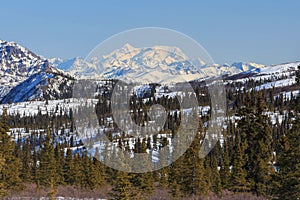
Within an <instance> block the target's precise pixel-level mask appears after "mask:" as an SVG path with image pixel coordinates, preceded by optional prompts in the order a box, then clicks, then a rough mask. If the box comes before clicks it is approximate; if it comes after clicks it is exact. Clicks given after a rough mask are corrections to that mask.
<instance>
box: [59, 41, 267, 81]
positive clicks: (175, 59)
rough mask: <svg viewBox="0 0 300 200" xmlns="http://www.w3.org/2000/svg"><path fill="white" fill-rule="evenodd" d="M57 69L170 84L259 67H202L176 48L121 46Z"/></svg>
mask: <svg viewBox="0 0 300 200" xmlns="http://www.w3.org/2000/svg"><path fill="white" fill-rule="evenodd" d="M56 67H57V68H58V69H61V70H64V71H67V72H69V73H71V74H72V75H75V76H79V77H85V76H88V77H93V76H95V77H99V75H100V76H101V78H108V79H110V78H119V79H126V80H129V81H138V82H141V83H145V82H156V83H160V82H163V83H172V82H178V81H179V80H182V79H178V77H179V76H180V77H184V80H187V81H191V80H195V79H201V78H205V77H212V76H218V75H224V74H227V75H232V74H237V73H241V72H245V71H249V70H253V69H257V68H264V67H265V66H264V65H262V64H256V63H243V62H237V63H233V64H232V65H228V64H222V65H219V64H215V65H206V64H205V63H204V62H203V61H202V60H200V59H198V60H191V59H189V58H188V57H187V56H186V55H185V54H184V53H183V52H182V51H181V50H180V49H179V48H177V47H167V46H154V47H151V48H135V47H133V46H131V45H130V44H125V45H124V46H123V47H122V48H120V49H117V50H115V51H113V52H111V53H110V54H108V55H104V56H102V58H100V59H93V60H92V62H87V61H85V60H83V59H81V58H79V57H77V58H73V59H70V60H67V61H65V62H61V63H60V64H57V65H56Z"/></svg>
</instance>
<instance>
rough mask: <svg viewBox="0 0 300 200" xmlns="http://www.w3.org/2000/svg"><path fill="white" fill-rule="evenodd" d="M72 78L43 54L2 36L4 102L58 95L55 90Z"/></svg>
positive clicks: (1, 89)
mask: <svg viewBox="0 0 300 200" xmlns="http://www.w3.org/2000/svg"><path fill="white" fill-rule="evenodd" d="M55 60H57V59H55ZM57 61H58V60H57ZM71 79H72V77H71V76H69V75H68V74H66V73H65V72H63V71H61V70H58V69H56V68H54V67H52V66H51V65H50V63H49V61H48V60H47V59H45V58H43V57H42V56H39V55H37V54H34V53H33V52H31V51H30V50H28V49H26V48H24V47H22V46H20V45H19V44H17V43H15V42H6V41H2V40H0V103H7V102H19V101H26V100H32V99H36V98H45V97H48V98H52V97H53V98H54V96H53V92H51V91H53V90H56V91H57V92H58V89H55V88H60V89H62V88H63V86H62V84H63V85H70V84H71V83H70V82H71ZM66 82H68V83H66ZM50 83H51V84H50ZM57 92H56V93H57ZM61 93H64V92H63V91H62V92H61ZM55 96H59V95H55Z"/></svg>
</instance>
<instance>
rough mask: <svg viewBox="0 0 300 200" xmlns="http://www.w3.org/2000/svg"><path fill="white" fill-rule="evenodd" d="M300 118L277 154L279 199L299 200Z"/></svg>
mask: <svg viewBox="0 0 300 200" xmlns="http://www.w3.org/2000/svg"><path fill="white" fill-rule="evenodd" d="M299 130H300V118H299V116H298V117H297V118H296V120H295V121H294V123H293V126H292V129H291V130H290V131H288V133H287V135H286V136H283V137H284V138H285V139H286V140H285V141H286V145H284V146H283V148H282V151H281V152H280V153H279V154H278V160H277V163H276V165H277V167H278V177H279V187H278V189H277V194H278V196H279V198H280V199H300V132H299Z"/></svg>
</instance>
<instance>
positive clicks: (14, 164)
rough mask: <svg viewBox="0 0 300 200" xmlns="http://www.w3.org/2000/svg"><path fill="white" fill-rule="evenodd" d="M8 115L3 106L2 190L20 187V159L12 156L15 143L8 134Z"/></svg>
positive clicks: (0, 140)
mask: <svg viewBox="0 0 300 200" xmlns="http://www.w3.org/2000/svg"><path fill="white" fill-rule="evenodd" d="M8 132H9V126H8V116H7V110H6V108H3V114H2V116H1V119H0V154H1V157H2V163H3V160H4V163H3V165H2V170H1V174H0V176H1V179H0V182H1V184H2V185H3V186H4V190H7V191H9V190H19V189H22V182H21V179H20V169H21V161H20V159H18V158H17V157H16V156H14V149H15V143H14V141H13V140H12V138H11V137H10V136H9V135H8Z"/></svg>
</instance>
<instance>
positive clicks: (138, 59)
mask: <svg viewBox="0 0 300 200" xmlns="http://www.w3.org/2000/svg"><path fill="white" fill-rule="evenodd" d="M299 64H300V62H294V63H286V64H280V65H273V66H264V65H262V64H256V63H251V62H249V63H246V62H236V63H233V64H231V65H229V64H214V65H207V64H205V63H204V62H203V61H202V60H201V59H196V60H191V59H189V58H188V57H187V56H186V55H185V54H184V53H183V52H182V51H181V50H180V49H179V48H177V47H166V46H154V47H148V48H136V47H133V46H131V45H129V44H125V45H124V46H123V47H122V48H120V49H117V50H115V51H113V52H111V53H109V54H107V55H104V56H102V57H101V58H91V59H90V62H87V61H86V60H83V59H81V58H79V57H76V58H73V59H70V60H67V61H63V60H62V59H60V58H52V59H45V58H44V57H42V56H39V55H37V54H35V53H33V52H31V51H30V50H28V49H26V48H24V47H22V46H20V45H18V44H17V43H15V42H6V41H2V40H0V77H1V79H0V103H8V102H21V101H27V100H36V99H41V100H43V99H60V98H66V97H70V96H71V94H72V84H73V80H74V77H75V78H80V77H83V78H85V77H97V78H101V79H112V78H115V79H123V80H129V81H132V80H134V81H135V82H140V83H149V82H154V83H165V84H168V83H174V82H182V81H191V80H203V78H207V77H215V76H219V75H226V77H227V79H226V81H227V82H232V81H235V82H245V81H247V80H249V79H253V80H256V81H261V82H262V85H261V86H259V85H258V86H257V87H258V88H256V89H262V88H270V87H273V86H275V87H277V86H278V87H281V86H286V85H291V84H294V83H295V71H296V68H297V66H298V65H299ZM70 74H72V75H74V76H71V75H70ZM287 79H288V80H287ZM272 83H274V84H273V85H272ZM263 84H268V85H263Z"/></svg>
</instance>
